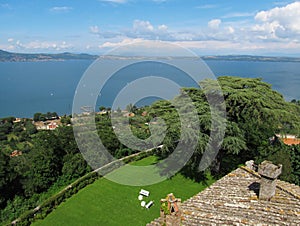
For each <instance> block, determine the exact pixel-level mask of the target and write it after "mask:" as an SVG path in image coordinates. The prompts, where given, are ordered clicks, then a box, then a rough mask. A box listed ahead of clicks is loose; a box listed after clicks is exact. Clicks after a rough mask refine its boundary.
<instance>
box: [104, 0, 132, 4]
mask: <svg viewBox="0 0 300 226" xmlns="http://www.w3.org/2000/svg"><path fill="white" fill-rule="evenodd" d="M99 1H100V2H109V3H117V4H123V3H126V2H127V0H99Z"/></svg>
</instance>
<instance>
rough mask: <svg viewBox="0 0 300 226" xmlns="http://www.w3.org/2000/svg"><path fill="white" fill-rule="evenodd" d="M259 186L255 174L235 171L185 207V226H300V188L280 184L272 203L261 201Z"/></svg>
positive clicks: (239, 170) (156, 221)
mask: <svg viewBox="0 0 300 226" xmlns="http://www.w3.org/2000/svg"><path fill="white" fill-rule="evenodd" d="M259 186H260V176H259V175H258V174H257V173H255V172H254V171H251V170H248V169H247V168H238V169H236V170H234V171H233V172H231V173H229V174H227V175H226V176H225V177H223V178H221V179H220V180H218V181H216V182H215V183H214V184H212V185H211V186H210V187H208V188H206V189H205V190H204V191H202V192H200V193H198V194H197V195H195V196H193V197H192V198H190V199H188V200H187V201H185V202H184V203H183V204H182V213H183V214H182V215H183V216H182V219H183V220H182V225H300V187H299V186H296V185H293V184H290V183H287V182H284V181H280V180H277V188H276V194H275V196H274V197H273V198H272V199H271V200H270V201H264V200H259V199H258V191H259ZM159 222H160V220H159V219H156V220H155V222H151V223H150V224H148V225H160V224H159Z"/></svg>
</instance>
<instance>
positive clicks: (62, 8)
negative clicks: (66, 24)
mask: <svg viewBox="0 0 300 226" xmlns="http://www.w3.org/2000/svg"><path fill="white" fill-rule="evenodd" d="M72 9H73V8H72V7H69V6H54V7H52V8H50V11H51V12H55V13H67V12H69V11H71V10H72Z"/></svg>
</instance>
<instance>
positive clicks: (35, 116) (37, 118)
mask: <svg viewBox="0 0 300 226" xmlns="http://www.w3.org/2000/svg"><path fill="white" fill-rule="evenodd" d="M41 115H42V113H40V112H37V113H35V114H34V115H33V121H35V122H38V121H40V117H41Z"/></svg>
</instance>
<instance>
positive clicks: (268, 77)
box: [0, 60, 300, 117]
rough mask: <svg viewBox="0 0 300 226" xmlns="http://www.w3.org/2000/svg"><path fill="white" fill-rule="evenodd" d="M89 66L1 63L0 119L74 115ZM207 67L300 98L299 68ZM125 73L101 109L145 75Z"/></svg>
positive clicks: (178, 77)
mask: <svg viewBox="0 0 300 226" xmlns="http://www.w3.org/2000/svg"><path fill="white" fill-rule="evenodd" d="M91 63H92V61H86V60H76V61H75V60H74V61H61V62H55V61H52V62H50V61H49V62H0V109H1V110H0V117H6V116H16V117H33V114H34V113H36V112H43V113H46V112H48V111H50V112H54V111H55V112H57V113H58V114H60V115H63V114H70V113H71V112H72V103H73V96H74V93H75V90H76V87H77V84H78V82H79V81H80V79H81V77H82V75H83V74H84V72H85V70H86V69H87V68H88V66H89V65H90V64H91ZM206 63H207V65H208V66H209V67H210V68H211V70H212V71H213V72H214V74H215V75H216V76H221V75H232V76H240V77H253V78H255V77H261V78H263V81H265V82H268V83H270V84H272V87H273V89H275V90H277V91H279V92H280V93H282V94H283V95H284V97H285V99H286V100H291V99H300V92H299V89H300V63H294V62H248V61H213V60H209V61H206ZM147 67H148V68H147ZM151 69H153V67H152V66H151V64H148V65H146V66H145V65H143V68H141V71H143V73H145V72H149V71H151ZM156 70H159V67H156ZM163 70H164V73H165V74H166V77H167V78H170V79H171V78H172V80H174V81H175V82H177V83H178V84H180V85H182V86H191V85H193V82H192V81H189V80H188V79H186V78H185V79H182V72H180V71H178V70H176V69H172V68H167V69H163ZM135 71H136V68H135ZM126 73H127V75H125V76H124V75H123V76H119V77H118V76H116V77H115V78H112V79H111V80H112V81H111V84H112V85H110V86H109V87H104V88H103V90H102V91H101V100H100V101H99V102H98V106H100V105H104V106H109V105H110V103H111V101H112V100H113V99H114V96H115V95H116V94H117V93H118V91H119V90H120V88H122V86H124V84H125V85H126V84H127V83H128V82H130V81H132V80H133V79H135V78H137V77H138V76H139V74H141V73H142V72H138V73H133V71H132V70H130V68H129V69H128V70H127V71H125V74H126ZM152 73H155V71H152ZM133 74H134V75H133ZM158 85H159V84H158ZM161 88H162V89H163V88H164V87H161ZM152 100H153V99H152ZM149 101H151V99H150V100H148V102H149Z"/></svg>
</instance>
